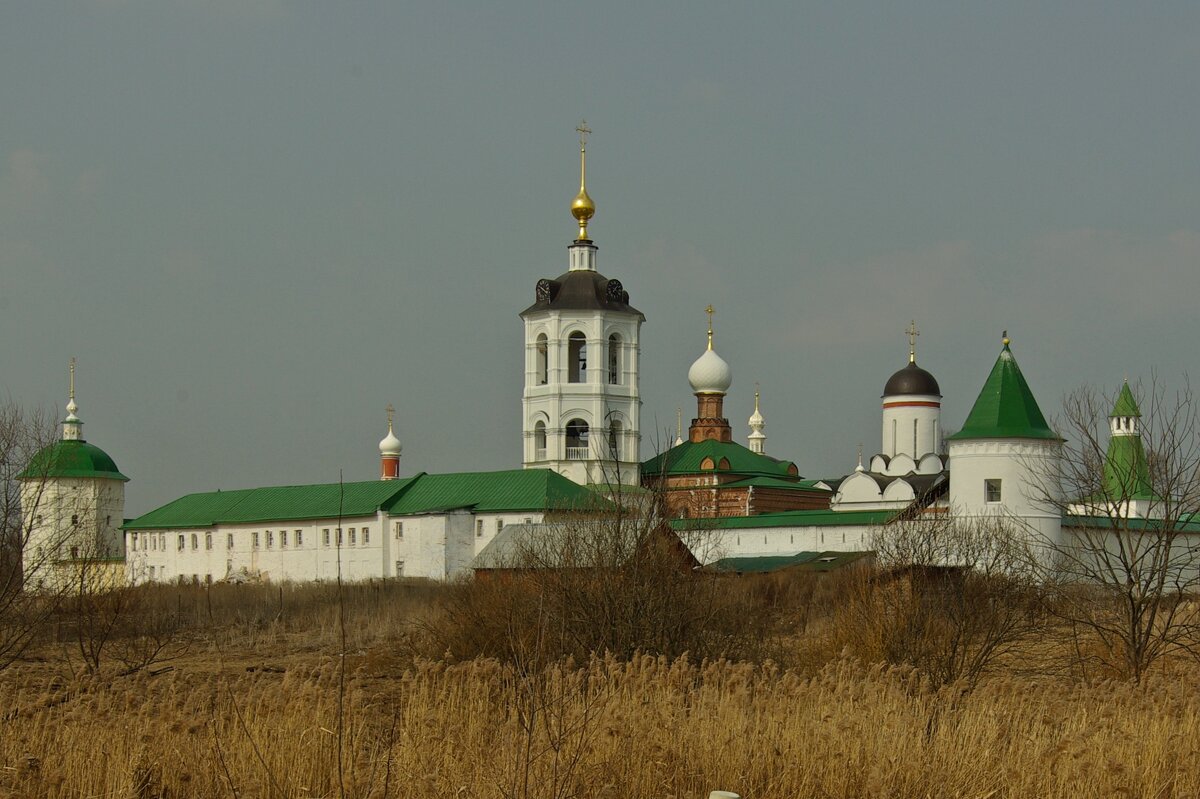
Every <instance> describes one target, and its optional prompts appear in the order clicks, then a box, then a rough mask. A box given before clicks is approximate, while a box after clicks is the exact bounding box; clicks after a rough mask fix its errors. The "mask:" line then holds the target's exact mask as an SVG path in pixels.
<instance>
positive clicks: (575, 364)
mask: <svg viewBox="0 0 1200 799" xmlns="http://www.w3.org/2000/svg"><path fill="white" fill-rule="evenodd" d="M567 370H568V377H567V381H568V382H570V383H586V382H587V338H585V337H584V335H583V333H580V332H579V331H578V330H576V331H575V332H574V333H572V334H571V335H570V337H569V338H568V339H567Z"/></svg>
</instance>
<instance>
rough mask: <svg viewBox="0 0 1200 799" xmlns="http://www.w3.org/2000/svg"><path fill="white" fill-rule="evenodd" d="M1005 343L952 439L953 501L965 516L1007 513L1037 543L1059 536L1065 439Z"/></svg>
mask: <svg viewBox="0 0 1200 799" xmlns="http://www.w3.org/2000/svg"><path fill="white" fill-rule="evenodd" d="M1003 344H1004V347H1003V349H1002V350H1001V351H1000V357H999V358H997V359H996V364H995V365H994V366H993V367H992V371H991V373H990V374H989V375H988V378H987V381H986V382H985V383H984V384H983V390H982V391H980V392H979V398H978V399H976V400H975V405H974V406H973V407H972V408H971V412H970V413H969V414H968V415H967V420H966V422H964V423H963V427H962V430H960V431H958V432H957V433H955V434H954V435H952V436H947V438H946V441H947V442H948V444H949V446H950V453H949V454H950V461H949V466H950V507H951V511H952V512H953V513H956V514H959V515H962V516H964V517H967V518H982V517H1003V518H1005V519H1007V520H1009V521H1010V522H1012V523H1013V524H1014V525H1016V526H1017V527H1018V528H1019V529H1020V531H1021V532H1022V533H1024V534H1025V535H1027V536H1029V539H1030V541H1031V542H1032V543H1034V544H1035V545H1057V544H1059V543H1060V542H1061V536H1062V509H1063V505H1062V497H1061V495H1060V488H1059V484H1058V479H1057V477H1058V467H1059V463H1058V461H1059V458H1060V457H1061V455H1062V443H1063V440H1062V438H1060V437H1059V435H1058V433H1056V432H1054V430H1052V429H1051V428H1050V425H1049V424H1047V423H1046V418H1045V417H1044V416H1043V415H1042V411H1041V409H1040V408H1039V407H1038V404H1037V400H1036V399H1035V398H1034V396H1033V392H1032V391H1031V390H1030V389H1029V384H1028V383H1027V382H1026V381H1025V376H1024V375H1023V374H1021V369H1020V367H1019V366H1017V361H1016V359H1015V358H1014V357H1013V354H1012V350H1010V349H1009V346H1008V345H1009V339H1008V333H1007V331H1006V332H1005V334H1004V339H1003Z"/></svg>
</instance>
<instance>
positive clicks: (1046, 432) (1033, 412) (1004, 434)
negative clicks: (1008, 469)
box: [947, 334, 1062, 441]
mask: <svg viewBox="0 0 1200 799" xmlns="http://www.w3.org/2000/svg"><path fill="white" fill-rule="evenodd" d="M973 438H1038V439H1044V440H1049V441H1061V440H1062V439H1061V438H1060V437H1059V435H1058V433H1056V432H1054V431H1053V430H1051V429H1050V425H1049V424H1047V423H1046V417H1045V416H1043V415H1042V409H1041V408H1039V407H1038V404H1037V400H1036V399H1034V397H1033V392H1032V391H1030V390H1029V384H1028V383H1027V382H1025V376H1024V375H1022V374H1021V367H1019V366H1017V359H1016V358H1014V357H1013V354H1012V350H1010V349H1009V348H1008V336H1007V334H1006V335H1005V337H1004V349H1003V350H1001V351H1000V357H999V358H997V359H996V365H995V366H993V367H992V372H991V374H989V375H988V378H987V382H985V383H984V384H983V390H982V391H980V392H979V398H978V399H977V400H975V406H974V407H973V408H971V412H970V413H969V414H967V421H966V422H964V423H963V427H962V430H959V431H958V432H957V433H955V434H954V435H952V436H947V440H949V441H965V440H969V439H973Z"/></svg>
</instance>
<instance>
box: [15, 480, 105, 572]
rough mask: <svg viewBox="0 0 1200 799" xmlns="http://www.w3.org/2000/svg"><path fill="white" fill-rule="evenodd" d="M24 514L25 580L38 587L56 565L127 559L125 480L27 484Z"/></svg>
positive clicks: (24, 486) (23, 493) (23, 490)
mask: <svg viewBox="0 0 1200 799" xmlns="http://www.w3.org/2000/svg"><path fill="white" fill-rule="evenodd" d="M21 509H22V513H23V515H24V519H25V529H26V530H27V531H28V532H27V536H26V545H25V553H24V559H23V560H24V569H25V577H26V580H30V581H32V582H33V583H34V584H35V585H36V584H37V581H38V580H41V579H44V578H45V576H46V574H47V573H48V571H49V569H50V566H51V565H52V564H53V563H55V562H57V561H67V560H79V559H85V560H86V559H96V558H118V557H120V556H121V555H122V548H121V524H122V523H123V522H124V516H123V514H124V512H125V483H124V481H122V480H111V479H104V478H95V477H50V476H47V477H44V478H36V477H35V478H32V479H26V480H22V482H21Z"/></svg>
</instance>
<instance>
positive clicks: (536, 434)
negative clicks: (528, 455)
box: [533, 419, 546, 461]
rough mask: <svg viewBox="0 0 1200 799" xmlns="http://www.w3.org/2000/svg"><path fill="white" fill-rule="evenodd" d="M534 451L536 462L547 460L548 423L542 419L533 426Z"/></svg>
mask: <svg viewBox="0 0 1200 799" xmlns="http://www.w3.org/2000/svg"><path fill="white" fill-rule="evenodd" d="M533 449H534V453H533V457H534V460H539V461H544V460H545V459H546V423H545V422H543V421H541V420H540V419H539V420H538V423H537V424H535V425H534V426H533Z"/></svg>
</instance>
